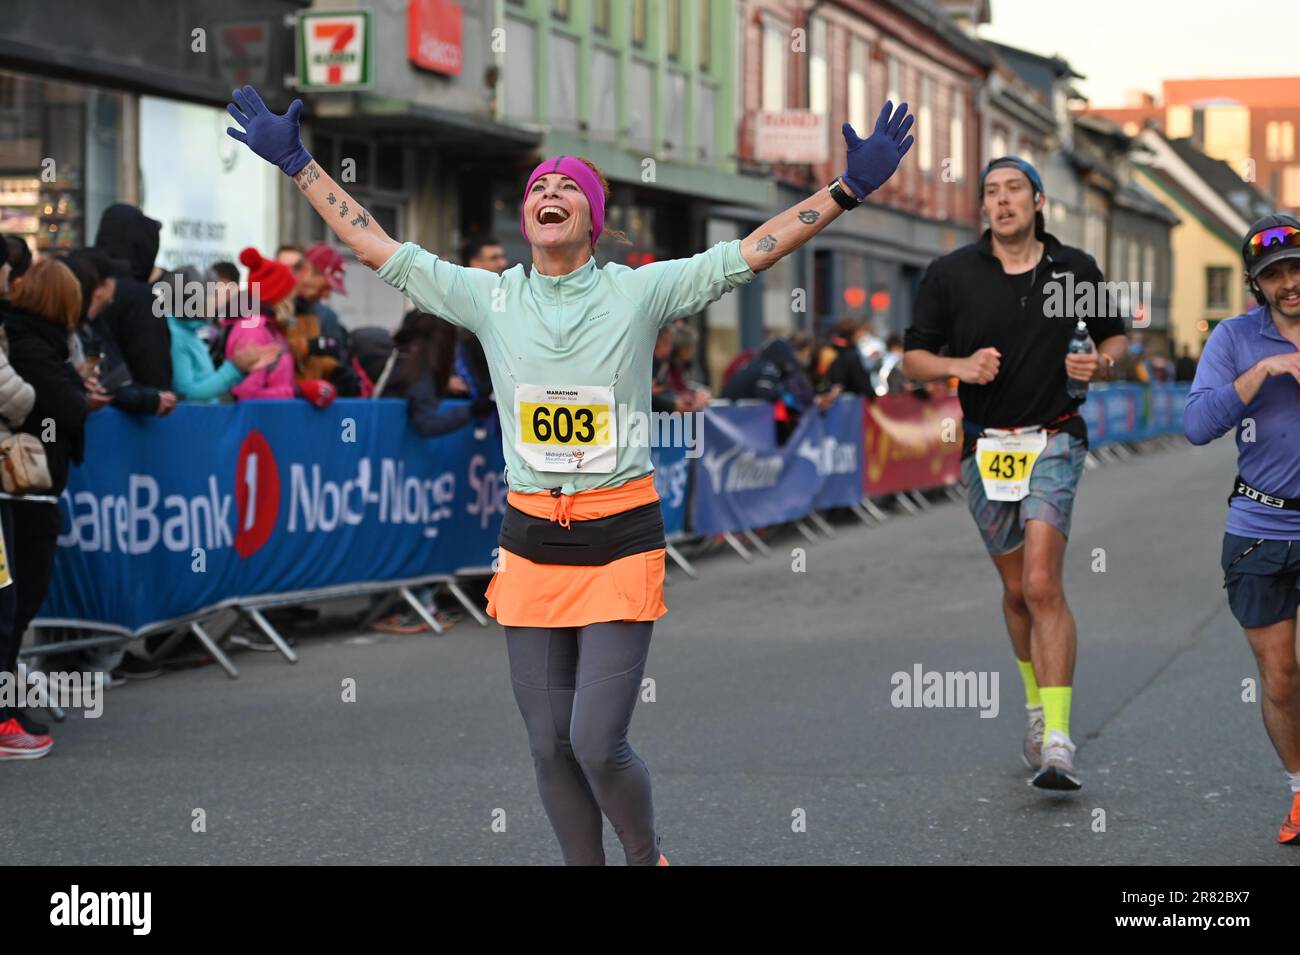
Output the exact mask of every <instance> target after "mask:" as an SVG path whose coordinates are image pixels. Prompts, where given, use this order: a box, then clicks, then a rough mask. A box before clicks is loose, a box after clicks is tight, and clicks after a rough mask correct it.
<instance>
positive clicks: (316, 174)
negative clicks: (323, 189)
mask: <svg viewBox="0 0 1300 955" xmlns="http://www.w3.org/2000/svg"><path fill="white" fill-rule="evenodd" d="M319 178H320V166H318V165H316V163H315V162H309V163H307V165H305V166H303V167H302V169H301V170H300V171H299V172H298V173H296V174H295V175H294V177H293V181H294V182H296V183H297V184H298V188H299V189H301V190H302V191H303V192H306V191H307V189H308V187H309V186H311V184H312V183H313V182H315V181H316V180H317V179H319Z"/></svg>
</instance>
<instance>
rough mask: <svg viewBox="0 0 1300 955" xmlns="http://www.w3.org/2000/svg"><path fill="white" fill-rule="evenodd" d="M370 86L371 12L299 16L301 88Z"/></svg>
mask: <svg viewBox="0 0 1300 955" xmlns="http://www.w3.org/2000/svg"><path fill="white" fill-rule="evenodd" d="M369 85H370V12H369V11H367V10H358V11H356V12H353V13H303V14H300V15H299V17H298V88H299V89H303V90H352V89H361V88H363V87H368V86H369Z"/></svg>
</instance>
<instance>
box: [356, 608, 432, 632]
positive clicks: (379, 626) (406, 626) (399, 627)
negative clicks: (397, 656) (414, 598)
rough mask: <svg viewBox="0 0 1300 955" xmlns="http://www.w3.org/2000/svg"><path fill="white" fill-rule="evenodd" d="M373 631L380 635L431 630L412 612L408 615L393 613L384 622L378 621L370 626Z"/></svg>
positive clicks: (408, 612)
mask: <svg viewBox="0 0 1300 955" xmlns="http://www.w3.org/2000/svg"><path fill="white" fill-rule="evenodd" d="M370 629H371V630H377V631H379V632H380V633H423V632H424V631H425V630H428V629H429V625H428V624H427V623H425V622H424V621H423V620H421V619H420V618H419V617H417V616H416V615H415V613H414V612H412V611H407V612H406V613H392V614H389V615H388V616H387V617H384V618H383V619H382V620H376V621H375V622H374V623H372V624H371V625H370Z"/></svg>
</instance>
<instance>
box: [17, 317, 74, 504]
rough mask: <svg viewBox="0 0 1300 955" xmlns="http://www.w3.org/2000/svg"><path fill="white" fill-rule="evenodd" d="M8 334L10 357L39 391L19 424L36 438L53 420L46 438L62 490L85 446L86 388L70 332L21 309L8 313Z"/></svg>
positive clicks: (52, 470) (54, 477)
mask: <svg viewBox="0 0 1300 955" xmlns="http://www.w3.org/2000/svg"><path fill="white" fill-rule="evenodd" d="M4 325H5V332H6V334H7V335H8V337H9V361H10V363H11V364H12V365H13V370H14V371H15V372H16V373H17V374H19V375H21V376H22V377H23V379H24V380H25V381H27V382H28V383H29V384H31V386H32V387H33V388H34V389H35V391H36V401H35V403H34V404H33V405H32V410H31V412H30V413H29V414H28V415H27V418H26V420H24V421H23V422H22V424H21V425H19V427H18V428H17V430H19V431H25V432H26V433H27V434H31V435H35V436H36V437H37V438H42V437H45V436H48V431H49V429H47V427H46V420H47V419H49V420H50V421H51V422H53V425H54V427H53V429H52V430H53V436H54V440H52V441H44V442H43V443H44V446H45V458H46V462H47V463H48V465H49V468H50V478H51V480H52V483H53V488H52V489H51V490H50V491H49V492H48V493H50V494H54V495H59V494H62V493H63V489H64V488H65V487H66V486H67V483H68V470H69V468H70V467H71V463H72V462H75V463H77V464H80V463H81V459H82V454H83V453H84V451H85V447H86V430H85V429H86V415H87V414H89V411H90V408H89V405H88V404H87V403H86V389H85V385H84V384H83V382H82V380H81V376H80V375H79V374H77V370H76V369H75V368H73V367H72V365H71V364H70V363H69V362H68V333H67V331H66V330H65V329H64V328H61V327H60V326H58V325H56V324H55V323H53V322H50V321H46V320H45V319H43V318H41V317H40V316H38V315H33V314H31V313H30V312H25V311H22V310H20V309H12V310H10V311H8V312H6V313H5V315H4Z"/></svg>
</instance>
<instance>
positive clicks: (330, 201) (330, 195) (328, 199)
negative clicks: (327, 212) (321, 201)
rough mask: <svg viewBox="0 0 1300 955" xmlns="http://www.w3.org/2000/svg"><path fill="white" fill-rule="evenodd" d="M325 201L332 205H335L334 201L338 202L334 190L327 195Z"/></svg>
mask: <svg viewBox="0 0 1300 955" xmlns="http://www.w3.org/2000/svg"><path fill="white" fill-rule="evenodd" d="M325 201H326V202H328V203H329V204H330V205H334V203H336V202H338V200H337V199H335V198H334V193H332V192H331V193H330V194H329V195H328V196H326V197H325Z"/></svg>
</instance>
